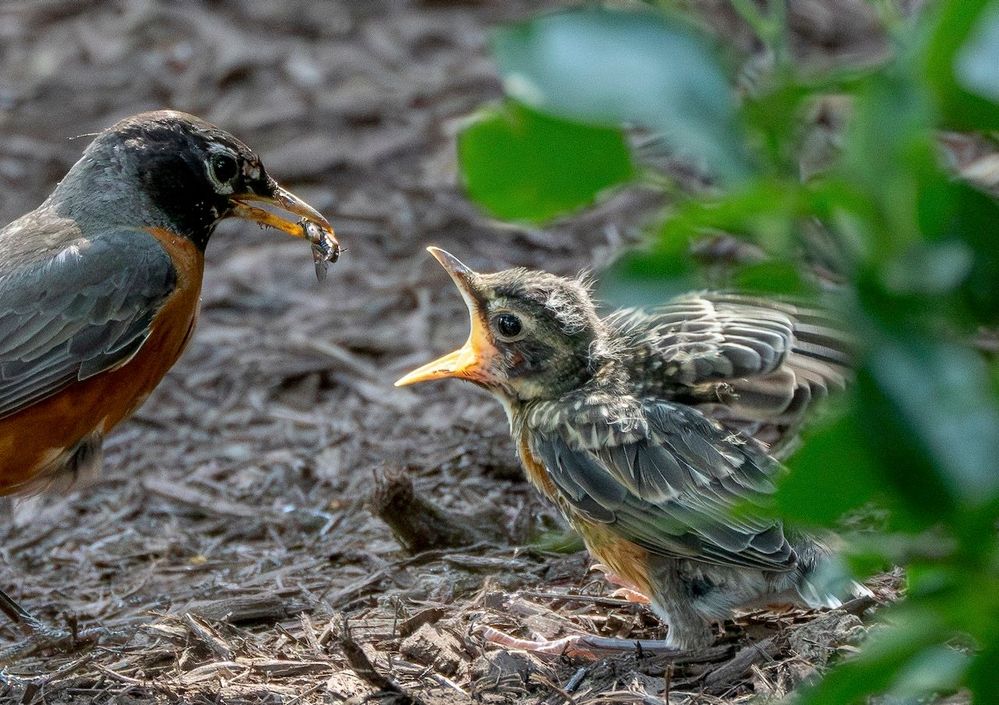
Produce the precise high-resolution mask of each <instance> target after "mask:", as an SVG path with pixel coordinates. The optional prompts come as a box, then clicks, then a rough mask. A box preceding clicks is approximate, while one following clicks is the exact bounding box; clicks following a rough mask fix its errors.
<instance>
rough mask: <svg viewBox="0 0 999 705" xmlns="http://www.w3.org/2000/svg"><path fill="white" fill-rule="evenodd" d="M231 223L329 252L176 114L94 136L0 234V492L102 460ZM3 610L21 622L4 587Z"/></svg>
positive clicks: (172, 339) (60, 479) (157, 370)
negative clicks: (44, 194) (208, 255)
mask: <svg viewBox="0 0 999 705" xmlns="http://www.w3.org/2000/svg"><path fill="white" fill-rule="evenodd" d="M258 205H264V206H269V207H273V208H275V209H277V211H275V212H272V211H269V210H265V209H263V208H259V207H258ZM231 217H235V218H246V219H249V220H252V221H255V222H257V223H259V224H261V225H264V226H269V227H273V228H277V229H279V230H283V231H284V232H286V233H289V234H291V235H295V236H299V237H311V238H315V239H316V240H317V241H318V242H315V243H314V246H316V247H318V248H319V251H321V252H322V253H323V255H322V259H326V260H331V261H332V260H335V259H336V257H337V255H338V253H339V247H338V245H337V242H336V239H335V237H334V234H333V228H332V227H331V226H330V224H329V222H328V221H327V220H326V219H325V218H324V217H323V216H322V215H321V214H320V213H318V212H317V211H316V210H315V209H314V208H312V207H311V206H309V205H308V204H307V203H305V202H304V201H302V200H301V199H300V198H298V197H297V196H295V195H293V194H291V193H289V192H288V191H286V190H285V189H283V188H282V187H281V186H279V185H278V184H277V182H275V181H274V179H272V178H271V177H270V176H269V175H268V174H267V172H266V170H265V169H264V166H263V164H262V163H261V161H260V158H259V157H258V156H257V155H256V154H255V153H254V152H253V151H252V150H250V148H249V147H247V146H246V145H245V144H243V143H242V142H240V141H239V140H237V139H236V138H235V137H233V136H232V135H230V134H229V133H227V132H225V131H224V130H221V129H219V128H218V127H215V126H214V125H211V124H209V123H207V122H205V121H203V120H200V119H198V118H196V117H193V116H191V115H186V114H184V113H179V112H173V111H161V112H151V113H144V114H141V115H135V116H133V117H129V118H126V119H124V120H122V121H121V122H119V123H117V124H116V125H114V126H113V127H111V128H110V129H108V130H105V131H104V132H102V133H100V134H99V135H98V136H97V137H96V139H94V141H93V142H91V143H90V145H89V146H88V147H87V148H86V150H85V151H84V153H83V156H82V157H81V158H80V160H79V161H78V162H77V163H76V164H74V165H73V167H72V168H71V169H70V170H69V173H68V174H66V176H65V178H64V179H63V180H62V181H61V182H60V183H59V185H58V186H57V187H56V188H55V190H54V191H53V192H52V194H51V195H50V196H49V197H48V198H47V199H46V200H45V202H44V203H43V204H42V205H40V206H39V207H38V208H36V209H35V210H33V211H31V212H30V213H28V214H26V215H24V216H22V217H21V218H19V219H17V220H15V221H14V222H13V223H10V224H9V225H7V226H6V227H5V228H3V229H2V230H0V495H8V494H13V493H18V492H24V491H27V490H35V489H44V488H47V487H51V486H65V485H67V484H70V483H72V482H73V481H74V480H75V479H77V478H78V477H80V476H81V475H91V474H93V473H94V472H96V471H97V470H98V469H99V467H100V463H101V455H102V454H101V441H102V439H103V437H104V436H105V435H106V434H107V433H108V432H109V431H110V430H111V429H112V428H114V427H115V425H117V424H118V423H119V422H121V421H122V420H123V419H125V418H127V417H128V416H129V415H130V414H131V413H132V412H134V411H135V410H136V408H138V406H139V405H140V404H141V403H142V402H143V401H144V400H145V399H146V397H147V396H149V393H150V392H152V391H153V389H154V388H155V387H156V385H157V384H159V382H160V380H161V379H162V378H163V376H164V375H165V374H166V372H167V370H169V369H170V367H171V366H172V365H173V364H174V362H176V360H177V358H178V357H179V356H180V354H181V351H183V349H184V347H185V346H186V345H187V343H188V341H189V340H190V338H191V334H192V332H193V330H194V325H195V321H196V319H197V315H198V302H199V297H200V291H201V281H202V274H203V271H204V266H205V257H204V255H205V247H206V246H207V244H208V240H209V238H210V237H211V235H212V232H213V231H214V230H215V226H216V225H217V224H218V223H219V221H221V220H224V219H226V218H231ZM0 595H2V593H0ZM12 605H13V606H12ZM0 609H3V610H4V611H5V612H7V614H8V615H9V616H10V617H11V618H13V619H15V620H18V621H22V622H23V621H24V617H25V614H24V613H23V610H22V611H19V608H17V607H16V605H14V604H13V601H11V600H10V599H9V598H8V597H7V596H6V595H2V596H0Z"/></svg>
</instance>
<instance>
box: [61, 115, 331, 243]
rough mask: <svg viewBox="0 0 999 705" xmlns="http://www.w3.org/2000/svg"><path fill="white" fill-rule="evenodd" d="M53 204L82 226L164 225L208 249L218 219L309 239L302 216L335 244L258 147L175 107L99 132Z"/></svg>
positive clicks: (328, 230) (323, 220) (317, 215)
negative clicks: (282, 183) (259, 153)
mask: <svg viewBox="0 0 999 705" xmlns="http://www.w3.org/2000/svg"><path fill="white" fill-rule="evenodd" d="M49 202H50V204H51V205H52V206H53V207H54V208H55V209H56V211H57V212H58V213H59V214H60V215H63V216H66V217H71V218H73V219H75V220H76V221H77V222H79V223H80V225H81V226H82V227H84V228H86V227H87V225H88V223H90V222H91V221H92V222H93V223H95V224H97V225H99V226H100V227H105V228H106V227H108V226H114V225H121V226H131V227H134V226H146V227H160V228H166V229H168V230H170V231H171V232H175V233H177V234H179V235H182V236H184V237H187V238H189V239H190V240H192V241H193V242H194V243H195V244H196V245H197V246H198V247H199V248H200V249H202V250H203V249H204V248H205V246H206V244H207V243H208V239H209V237H211V234H212V232H213V231H214V229H215V226H216V225H217V224H218V222H219V221H221V220H223V219H225V218H232V217H235V218H246V219H248V220H252V221H254V222H256V223H259V224H261V225H266V226H268V227H272V228H277V229H278V230H282V231H284V232H286V233H288V234H290V235H295V236H297V237H303V236H304V233H303V228H302V226H301V225H300V223H299V219H301V218H304V219H306V220H308V221H311V222H313V223H315V224H316V225H317V226H319V228H320V229H321V230H322V231H323V233H324V234H325V237H326V238H327V239H328V241H329V243H330V246H331V248H332V247H334V246H335V245H336V239H335V236H334V234H333V228H332V226H331V225H330V224H329V221H327V220H326V218H324V217H323V216H322V215H321V214H320V213H319V212H318V211H316V210H315V209H314V208H313V207H312V206H310V205H309V204H307V203H306V202H305V201H303V200H302V199H301V198H299V197H298V196H295V195H294V194H292V193H290V192H289V191H287V190H285V189H284V188H282V187H281V186H280V185H278V183H277V182H276V181H275V180H274V179H273V178H271V177H270V175H269V174H268V173H267V171H266V170H265V169H264V166H263V164H262V163H261V161H260V158H259V157H258V156H257V155H256V153H254V152H253V150H251V149H250V148H249V147H247V146H246V145H245V144H243V143H242V142H240V141H239V140H238V139H236V138H235V137H233V136H232V135H231V134H229V133H228V132H226V131H225V130H222V129H220V128H218V127H216V126H215V125H212V124H210V123H207V122H205V121H204V120H201V119H199V118H196V117H194V116H193V115H187V114H185V113H180V112H176V111H172V110H161V111H157V112H151V113H142V114H139V115H133V116H132V117H129V118H125V119H124V120H121V121H120V122H118V123H117V124H115V125H114V126H112V127H110V128H108V129H107V130H105V131H103V132H101V133H100V134H99V135H98V136H97V137H96V139H94V141H93V142H91V144H90V145H89V146H88V147H87V149H86V151H85V152H84V154H83V157H82V158H81V159H80V160H79V161H78V162H77V163H76V164H75V165H74V166H73V168H72V169H70V171H69V173H68V174H67V175H66V178H64V179H63V181H62V182H61V183H60V184H59V186H58V187H57V188H56V190H55V192H53V194H52V196H51V197H50V199H49ZM259 206H265V207H267V208H271V209H274V210H273V211H272V210H265V209H264V208H260V207H259ZM116 219H117V220H120V222H116ZM337 252H338V248H337ZM331 259H335V257H331Z"/></svg>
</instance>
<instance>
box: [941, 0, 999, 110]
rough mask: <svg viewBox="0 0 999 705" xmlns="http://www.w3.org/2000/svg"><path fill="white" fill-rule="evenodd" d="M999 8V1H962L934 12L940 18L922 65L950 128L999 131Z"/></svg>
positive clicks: (944, 5) (949, 3)
mask: <svg viewBox="0 0 999 705" xmlns="http://www.w3.org/2000/svg"><path fill="white" fill-rule="evenodd" d="M997 8H999V2H997V1H996V0H958V1H956V2H954V1H952V2H943V3H939V7H937V8H936V10H935V12H934V13H931V16H932V15H933V14H935V17H934V19H933V22H932V25H931V26H932V34H931V37H930V41H929V45H928V47H927V49H926V51H925V52H924V53H923V64H922V66H923V69H924V71H925V76H926V82H927V83H928V84H929V85H930V87H931V88H932V89H933V92H934V94H935V95H936V98H937V103H938V106H939V109H940V112H941V113H942V114H943V117H944V121H945V126H946V127H950V128H954V129H966V130H997V129H999V105H996V103H995V102H993V100H995V94H994V91H995V90H996V81H997V79H996V64H995V60H994V58H992V57H994V56H995V52H996V42H997V41H999V38H997V30H996V28H995V24H996V23H997V22H999V19H997V14H996V13H997ZM990 60H991V61H992V62H993V63H992V64H991V65H989V63H988V62H989V61H990ZM983 96H986V97H983Z"/></svg>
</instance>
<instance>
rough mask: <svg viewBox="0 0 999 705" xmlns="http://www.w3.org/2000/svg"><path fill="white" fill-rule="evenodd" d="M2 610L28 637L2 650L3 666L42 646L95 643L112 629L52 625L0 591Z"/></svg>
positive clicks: (0, 658) (0, 662)
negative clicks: (71, 628)
mask: <svg viewBox="0 0 999 705" xmlns="http://www.w3.org/2000/svg"><path fill="white" fill-rule="evenodd" d="M0 612H3V613H4V614H5V615H7V617H8V618H9V619H10V621H12V622H13V623H14V624H16V625H17V626H18V627H19V628H20V629H21V631H23V632H24V633H25V637H26V638H25V639H23V640H22V641H20V642H18V643H17V644H13V645H11V646H8V647H7V648H4V649H0V665H3V664H8V663H11V662H13V661H16V660H17V659H19V658H23V657H25V656H28V655H30V654H33V653H35V652H36V651H41V650H42V649H58V650H61V651H66V650H68V649H72V648H76V647H78V646H80V645H82V644H95V643H97V642H98V641H99V640H100V639H101V637H103V636H106V635H107V634H108V633H109V632H108V630H106V629H104V628H103V627H93V628H90V629H85V630H83V631H77V630H76V629H74V630H72V631H67V630H65V629H59V628H57V627H52V626H50V625H48V624H46V623H45V622H43V621H42V620H40V619H38V618H37V617H35V616H34V615H33V614H31V613H30V612H28V611H27V610H26V609H24V608H23V607H21V605H19V604H18V603H17V602H16V601H15V600H14V599H13V598H12V597H11V596H10V595H8V594H7V593H5V592H4V591H3V590H0Z"/></svg>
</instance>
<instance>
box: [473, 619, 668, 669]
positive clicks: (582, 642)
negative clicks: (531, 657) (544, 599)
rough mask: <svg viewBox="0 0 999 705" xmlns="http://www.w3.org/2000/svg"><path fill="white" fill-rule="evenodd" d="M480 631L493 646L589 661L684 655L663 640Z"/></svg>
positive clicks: (487, 627)
mask: <svg viewBox="0 0 999 705" xmlns="http://www.w3.org/2000/svg"><path fill="white" fill-rule="evenodd" d="M476 632H477V633H479V634H481V635H482V637H483V638H484V639H485V640H486V641H488V642H490V643H491V644H496V645H497V646H502V647H503V648H505V649H515V650H517V651H527V652H530V653H532V654H548V655H552V656H568V657H569V658H579V659H585V660H588V661H595V660H596V659H598V658H602V657H604V656H608V655H612V654H620V653H622V652H629V651H631V652H638V653H644V654H655V655H657V656H662V655H670V654H679V653H682V651H681V650H680V649H677V648H676V647H675V646H672V645H671V644H670V643H669V642H668V641H666V640H663V639H615V638H612V637H604V636H594V635H591V634H575V635H572V636H566V637H562V638H561V639H541V640H538V641H533V640H531V639H520V638H518V637H515V636H510V635H509V634H506V633H504V632H501V631H500V630H499V629H494V628H493V627H490V626H487V625H484V624H483V625H479V627H478V628H477V629H476Z"/></svg>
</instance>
